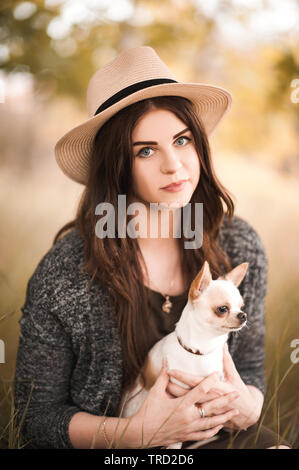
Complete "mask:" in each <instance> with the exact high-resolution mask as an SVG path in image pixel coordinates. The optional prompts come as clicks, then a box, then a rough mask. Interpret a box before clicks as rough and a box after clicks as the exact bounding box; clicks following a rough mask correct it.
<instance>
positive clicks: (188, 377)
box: [168, 343, 263, 429]
mask: <svg viewBox="0 0 299 470" xmlns="http://www.w3.org/2000/svg"><path fill="white" fill-rule="evenodd" d="M223 370H224V373H225V380H224V381H221V380H218V381H217V383H215V386H214V387H212V389H211V390H210V394H211V396H213V395H212V393H222V394H224V393H230V392H233V391H235V392H238V394H239V397H238V398H237V399H235V400H234V401H233V402H230V404H229V406H233V407H234V408H236V409H238V410H239V414H238V415H237V416H234V417H233V418H232V419H231V420H230V421H229V422H227V423H226V424H225V426H226V427H230V428H234V429H235V428H237V429H247V428H248V427H249V426H252V425H253V424H254V423H256V422H257V421H258V419H259V416H260V413H261V410H262V406H263V395H262V393H261V392H260V391H259V390H258V389H257V388H256V387H253V386H250V385H246V384H245V383H244V382H243V380H242V379H241V377H240V375H239V373H238V371H237V369H236V367H235V365H234V362H233V359H232V357H231V355H230V353H229V351H228V347H227V344H226V343H225V345H224V348H223ZM168 373H169V375H170V376H171V377H174V378H176V379H178V380H180V381H181V382H183V383H185V384H186V385H188V386H189V387H194V386H196V385H197V384H199V383H200V382H201V381H202V380H203V378H202V377H200V376H195V375H192V374H185V373H183V372H181V371H176V370H173V371H168ZM168 392H169V393H171V394H172V395H174V396H183V395H184V394H185V393H186V389H185V388H183V387H180V386H179V385H176V384H172V383H171V382H170V383H169V386H168ZM207 398H208V396H207V397H206V399H207ZM209 399H210V398H209ZM201 403H204V402H201ZM206 414H207V413H206Z"/></svg>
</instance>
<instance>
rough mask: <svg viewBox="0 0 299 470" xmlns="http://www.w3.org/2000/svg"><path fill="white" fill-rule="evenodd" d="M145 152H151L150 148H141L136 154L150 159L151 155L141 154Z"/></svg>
mask: <svg viewBox="0 0 299 470" xmlns="http://www.w3.org/2000/svg"><path fill="white" fill-rule="evenodd" d="M145 150H153V149H152V148H151V147H143V148H142V149H141V150H139V152H138V153H137V155H138V156H140V155H141V156H143V157H150V156H151V155H149V154H144V153H143V152H144V151H145Z"/></svg>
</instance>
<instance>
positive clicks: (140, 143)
mask: <svg viewBox="0 0 299 470" xmlns="http://www.w3.org/2000/svg"><path fill="white" fill-rule="evenodd" d="M187 131H190V129H189V127H186V129H183V130H182V131H180V132H178V133H177V134H175V135H174V136H173V139H175V138H176V137H178V136H179V135H181V134H183V133H184V132H187ZM144 144H146V145H158V142H154V141H147V142H134V144H133V146H134V145H144Z"/></svg>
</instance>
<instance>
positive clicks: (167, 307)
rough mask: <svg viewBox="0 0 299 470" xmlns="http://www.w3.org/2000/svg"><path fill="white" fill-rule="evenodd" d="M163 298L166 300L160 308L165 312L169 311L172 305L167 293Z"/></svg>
mask: <svg viewBox="0 0 299 470" xmlns="http://www.w3.org/2000/svg"><path fill="white" fill-rule="evenodd" d="M165 298H166V300H165V302H164V303H163V305H162V310H163V312H165V313H169V312H170V310H171V307H172V303H171V302H170V300H169V295H165Z"/></svg>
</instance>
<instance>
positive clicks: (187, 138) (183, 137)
mask: <svg viewBox="0 0 299 470" xmlns="http://www.w3.org/2000/svg"><path fill="white" fill-rule="evenodd" d="M182 139H185V140H188V141H190V140H191V139H190V138H189V137H186V136H185V135H184V136H182V137H179V138H178V139H177V140H176V142H178V141H179V140H182ZM179 147H183V145H179Z"/></svg>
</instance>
